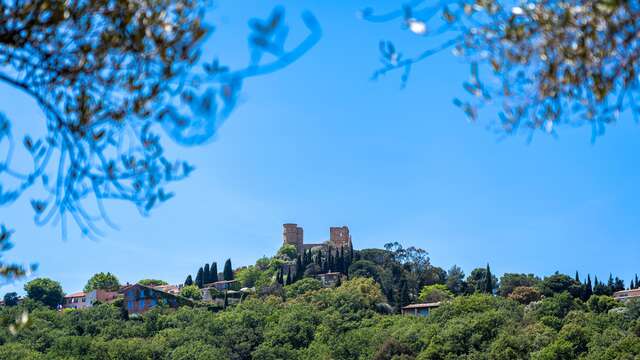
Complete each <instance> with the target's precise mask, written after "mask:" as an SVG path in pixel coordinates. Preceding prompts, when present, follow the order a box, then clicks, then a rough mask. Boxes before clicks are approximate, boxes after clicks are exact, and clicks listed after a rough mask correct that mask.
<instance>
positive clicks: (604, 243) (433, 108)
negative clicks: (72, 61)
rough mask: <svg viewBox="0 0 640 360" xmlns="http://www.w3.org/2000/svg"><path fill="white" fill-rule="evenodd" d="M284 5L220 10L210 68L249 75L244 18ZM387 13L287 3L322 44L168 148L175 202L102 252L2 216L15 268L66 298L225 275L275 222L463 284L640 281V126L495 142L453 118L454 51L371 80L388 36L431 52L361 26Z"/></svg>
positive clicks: (14, 105)
mask: <svg viewBox="0 0 640 360" xmlns="http://www.w3.org/2000/svg"><path fill="white" fill-rule="evenodd" d="M276 4H277V3H275V2H272V1H265V0H261V1H257V0H256V1H244V0H243V1H240V0H236V1H221V2H219V3H218V4H217V7H216V8H215V9H213V10H212V13H211V14H210V19H211V21H212V22H214V23H215V24H216V25H217V31H216V33H214V34H213V35H212V36H211V37H210V38H209V40H208V43H207V45H206V47H205V57H206V58H213V57H216V56H218V57H220V58H221V59H222V60H223V61H225V60H226V61H227V62H231V63H237V64H239V63H241V62H242V61H243V60H244V59H246V50H245V49H246V46H245V45H246V35H247V31H246V22H247V20H248V18H249V17H250V16H253V15H259V16H266V15H267V14H268V13H269V11H270V9H271V8H272V7H273V6H274V5H276ZM393 4H394V2H391V1H388V2H386V3H383V2H375V1H360V0H358V1H355V0H354V1H318V0H316V1H295V2H294V1H291V2H289V3H286V2H285V3H283V5H285V7H286V9H287V17H288V18H289V21H290V22H291V32H292V36H295V37H300V36H301V34H300V33H299V32H300V31H303V26H302V24H301V22H300V21H299V14H300V12H301V11H302V10H303V9H308V10H311V11H312V12H313V13H314V14H315V15H316V16H317V18H318V20H319V21H320V23H321V24H322V27H323V31H324V33H323V37H322V39H321V41H320V43H319V44H318V45H317V47H316V48H314V49H312V51H311V52H310V53H309V54H307V55H306V56H305V57H304V58H302V59H301V60H299V61H298V62H296V63H295V64H293V65H292V66H290V67H288V68H286V69H284V70H283V71H281V72H278V73H276V74H273V75H270V76H266V77H263V78H259V79H255V80H251V81H249V82H248V83H246V84H245V91H244V94H243V103H242V105H241V106H240V107H239V108H238V109H237V110H236V112H235V113H234V114H233V115H232V116H231V118H230V119H229V120H228V122H227V123H226V124H225V125H224V126H223V127H222V128H221V129H220V131H219V133H218V135H217V137H216V139H215V140H214V141H213V142H211V143H210V144H208V145H205V146H202V147H197V148H178V147H171V149H170V151H173V153H174V154H176V155H177V156H178V157H180V158H183V159H187V160H190V161H191V162H192V163H193V164H194V165H195V166H196V171H195V172H194V173H193V174H192V176H191V177H190V178H189V179H187V180H185V181H182V182H181V183H178V184H175V185H174V186H173V188H172V189H173V190H175V192H176V193H177V196H176V197H175V198H173V199H171V200H170V201H169V202H168V203H166V204H164V205H163V206H161V207H160V208H158V209H157V210H156V211H155V212H153V213H152V215H151V216H150V217H148V218H143V217H140V216H139V215H138V214H137V211H136V210H135V209H134V208H133V206H131V205H129V204H119V203H112V204H110V207H109V209H110V213H111V216H112V218H113V219H114V221H115V222H116V223H117V224H118V225H119V227H120V229H119V230H110V231H108V232H107V235H106V236H105V237H104V238H102V239H101V240H99V241H92V240H88V239H86V238H81V237H80V236H79V234H78V232H77V231H75V230H71V231H70V234H69V238H68V239H67V240H66V241H63V240H62V239H61V237H60V232H59V227H56V226H50V225H48V226H45V227H37V226H35V225H34V224H33V219H32V218H33V212H32V210H31V208H30V205H29V203H28V200H29V195H30V194H29V193H27V194H26V196H25V197H23V198H22V199H21V201H19V202H18V203H17V204H15V205H13V206H11V207H9V208H0V222H2V223H6V224H7V225H10V226H11V227H13V228H14V229H16V230H17V231H16V233H15V236H14V242H15V244H16V246H15V248H14V249H13V250H12V251H11V252H9V253H8V259H10V260H15V261H36V262H38V263H39V265H40V269H39V271H38V272H37V274H36V275H37V276H46V277H51V278H53V279H56V280H58V281H60V282H61V283H62V285H63V287H64V289H65V291H66V292H74V291H77V290H79V289H81V288H82V287H83V286H84V284H85V282H86V280H87V279H88V278H89V277H90V276H91V275H92V274H94V273H96V272H100V271H110V272H112V273H115V274H116V275H117V276H118V277H119V278H120V280H121V281H122V282H127V281H129V282H134V281H137V280H139V279H142V278H147V277H153V278H161V279H164V280H167V281H169V282H172V283H177V282H182V281H184V279H185V277H186V275H187V274H190V273H191V274H194V273H195V272H196V270H197V269H198V267H199V266H201V265H202V264H204V263H205V262H212V261H217V262H218V264H219V267H221V263H222V262H224V260H225V259H227V258H231V259H232V261H233V264H234V265H235V266H239V265H247V264H251V263H253V262H254V261H255V260H256V259H257V258H258V257H260V256H262V255H271V254H273V253H274V252H275V251H276V250H277V248H278V247H279V246H280V244H281V241H282V230H281V224H282V223H285V222H295V223H298V224H299V225H301V226H303V227H304V230H305V240H306V241H308V242H316V241H321V240H325V239H327V238H328V233H329V227H330V226H342V225H348V226H349V228H350V229H351V234H352V237H353V242H354V246H355V247H356V248H367V247H382V245H383V244H384V243H387V242H390V241H398V242H400V243H402V244H405V245H406V246H409V245H415V246H419V247H422V248H424V249H426V250H428V251H429V253H430V256H431V260H432V262H433V263H434V264H435V265H438V266H442V267H444V268H449V267H450V266H451V265H453V264H458V265H460V266H461V267H462V268H463V269H464V270H465V271H466V272H467V273H469V272H470V271H471V270H472V269H473V268H474V267H477V266H484V265H485V264H486V263H487V262H489V263H490V264H491V266H492V270H493V271H494V273H497V274H502V273H504V272H533V273H536V274H539V275H544V274H549V273H552V272H554V271H556V270H559V271H561V272H566V273H569V274H573V273H574V272H575V271H576V270H578V271H580V273H581V274H582V275H584V276H586V273H587V272H590V273H591V274H592V276H593V275H594V274H596V275H598V278H601V279H602V278H606V277H608V275H609V272H613V274H614V275H619V276H621V277H623V278H624V279H625V282H626V283H628V280H629V279H630V278H631V276H633V274H634V273H635V272H640V266H639V262H638V261H637V259H638V254H640V239H639V238H638V234H639V233H640V232H639V225H640V202H638V199H640V187H639V186H638V184H640V160H639V159H638V156H637V154H638V153H637V151H638V149H639V146H640V125H639V124H636V123H634V122H633V121H632V120H631V119H630V117H629V116H624V117H623V118H622V119H621V121H620V122H619V123H618V124H616V125H615V126H610V127H609V128H608V129H607V133H606V135H605V136H604V137H601V138H598V139H597V141H596V142H595V143H592V142H591V130H590V128H589V127H582V128H577V129H574V128H564V129H560V136H559V137H558V138H552V137H550V136H545V135H543V134H538V135H537V136H535V137H534V139H533V141H532V142H531V143H527V139H526V137H525V136H513V137H510V138H507V139H506V140H503V141H498V139H497V137H496V136H495V135H494V134H492V133H491V132H489V131H487V130H486V129H485V128H484V126H483V124H482V123H480V124H470V123H468V122H467V120H466V118H465V117H464V115H463V114H462V113H461V112H460V111H459V110H458V109H457V108H455V106H454V105H453V104H452V99H453V98H454V97H455V96H458V95H461V93H462V91H463V90H462V87H461V83H462V81H464V80H465V79H466V78H467V76H468V71H467V66H466V65H465V64H463V63H461V62H460V60H458V59H457V58H454V57H453V56H452V55H451V54H450V53H448V52H447V53H443V54H440V55H438V56H436V57H434V58H432V59H430V60H428V61H426V62H425V63H423V64H422V65H421V66H419V67H416V68H415V69H414V71H413V73H412V77H411V79H410V81H409V83H408V86H407V87H406V88H405V89H400V81H399V78H398V76H397V75H391V76H387V77H386V78H383V79H381V80H379V81H375V82H374V81H371V80H370V79H369V78H370V75H371V73H372V71H374V70H375V69H376V66H377V65H378V60H377V44H378V41H379V40H381V39H392V40H398V41H399V43H401V44H404V45H407V46H409V50H410V49H413V50H415V51H417V50H418V49H420V47H421V46H423V45H424V42H425V41H426V40H424V39H422V38H418V37H415V36H410V34H407V33H405V32H402V31H401V30H400V27H399V25H398V24H397V23H393V24H383V25H379V24H370V23H364V22H362V21H361V20H359V19H358V18H357V17H356V11H357V10H358V9H360V8H362V7H364V6H366V5H378V6H380V7H381V8H387V9H390V8H392V6H397V2H395V5H393ZM0 110H1V111H3V112H4V113H5V114H6V115H7V116H9V117H10V118H12V119H14V120H15V119H18V120H19V122H20V123H21V124H22V125H24V126H27V127H28V128H30V129H33V131H36V132H39V131H41V130H40V129H42V127H43V122H42V114H41V113H40V112H39V111H38V109H37V108H36V106H35V104H34V103H33V101H31V100H29V99H28V98H27V97H25V96H23V95H21V94H19V93H17V92H16V91H15V90H12V89H10V88H8V87H5V86H0ZM484 120H487V119H486V117H485V118H484ZM71 229H73V228H71ZM21 288H22V284H21V283H16V284H13V285H11V286H7V287H5V288H3V289H0V293H3V292H5V291H9V290H12V289H21Z"/></svg>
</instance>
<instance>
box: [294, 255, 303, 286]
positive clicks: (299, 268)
mask: <svg viewBox="0 0 640 360" xmlns="http://www.w3.org/2000/svg"><path fill="white" fill-rule="evenodd" d="M303 276H304V268H303V267H302V259H301V258H300V255H298V257H297V258H296V275H295V281H298V280H300V279H302V277H303Z"/></svg>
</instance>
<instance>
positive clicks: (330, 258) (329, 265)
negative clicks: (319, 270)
mask: <svg viewBox="0 0 640 360" xmlns="http://www.w3.org/2000/svg"><path fill="white" fill-rule="evenodd" d="M335 269H336V263H335V260H334V257H333V255H331V250H329V255H328V256H327V271H332V270H333V271H335Z"/></svg>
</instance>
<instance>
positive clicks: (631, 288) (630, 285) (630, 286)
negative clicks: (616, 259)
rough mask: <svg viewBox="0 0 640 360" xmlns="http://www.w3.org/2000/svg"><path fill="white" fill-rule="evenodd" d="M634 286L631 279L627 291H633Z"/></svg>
mask: <svg viewBox="0 0 640 360" xmlns="http://www.w3.org/2000/svg"><path fill="white" fill-rule="evenodd" d="M634 286H635V284H634V283H633V279H631V283H629V290H633V289H635V287H634Z"/></svg>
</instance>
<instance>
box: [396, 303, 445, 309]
mask: <svg viewBox="0 0 640 360" xmlns="http://www.w3.org/2000/svg"><path fill="white" fill-rule="evenodd" d="M440 304H441V303H440V302H434V303H422V304H411V305H407V306H405V307H403V309H424V308H434V307H438V306H440Z"/></svg>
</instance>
